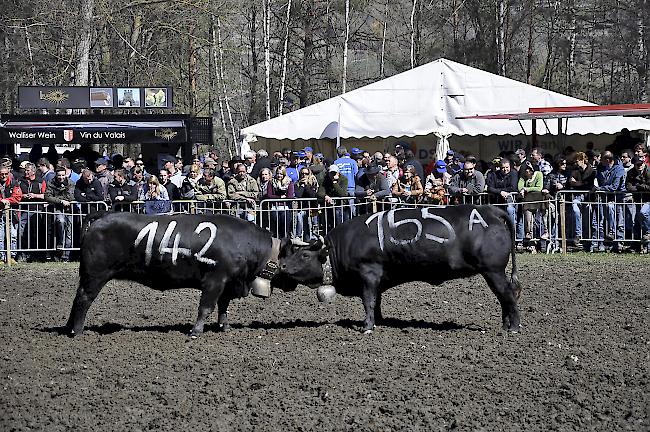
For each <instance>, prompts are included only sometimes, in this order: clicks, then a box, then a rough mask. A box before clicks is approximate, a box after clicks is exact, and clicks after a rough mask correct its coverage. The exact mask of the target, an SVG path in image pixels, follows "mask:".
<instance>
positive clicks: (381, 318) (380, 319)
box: [375, 292, 384, 324]
mask: <svg viewBox="0 0 650 432" xmlns="http://www.w3.org/2000/svg"><path fill="white" fill-rule="evenodd" d="M383 321H384V315H383V314H382V313H381V293H380V292H379V293H377V299H376V300H375V322H376V323H377V324H381V323H382V322H383Z"/></svg>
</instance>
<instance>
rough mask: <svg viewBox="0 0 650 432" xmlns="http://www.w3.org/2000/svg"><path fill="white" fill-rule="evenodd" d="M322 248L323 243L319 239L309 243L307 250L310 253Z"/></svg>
mask: <svg viewBox="0 0 650 432" xmlns="http://www.w3.org/2000/svg"><path fill="white" fill-rule="evenodd" d="M322 247H323V242H322V241H321V239H313V240H310V241H309V250H310V251H317V250H320V249H321V248H322Z"/></svg>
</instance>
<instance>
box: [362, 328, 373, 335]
mask: <svg viewBox="0 0 650 432" xmlns="http://www.w3.org/2000/svg"><path fill="white" fill-rule="evenodd" d="M373 332H374V330H371V329H368V330H365V331H364V332H363V334H372V333H373Z"/></svg>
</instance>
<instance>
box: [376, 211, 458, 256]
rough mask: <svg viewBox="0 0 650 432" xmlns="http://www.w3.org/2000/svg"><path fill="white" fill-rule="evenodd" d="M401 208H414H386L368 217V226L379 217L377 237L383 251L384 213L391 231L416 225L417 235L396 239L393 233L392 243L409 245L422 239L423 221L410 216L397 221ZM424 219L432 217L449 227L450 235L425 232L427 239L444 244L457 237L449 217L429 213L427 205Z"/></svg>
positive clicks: (389, 238) (423, 215)
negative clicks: (404, 226) (396, 217)
mask: <svg viewBox="0 0 650 432" xmlns="http://www.w3.org/2000/svg"><path fill="white" fill-rule="evenodd" d="M400 210H412V209H393V210H388V211H385V210H384V211H381V212H379V213H375V214H374V215H372V216H370V217H369V218H368V219H366V225H367V226H370V223H371V222H372V221H373V220H375V219H377V239H378V240H379V248H380V249H381V250H382V251H383V250H384V244H385V233H384V224H383V221H384V214H386V219H387V220H388V229H389V230H391V231H394V230H395V229H397V228H398V227H400V226H402V225H407V224H412V225H415V227H416V233H415V235H414V236H413V237H412V238H409V239H396V238H395V237H394V236H393V234H392V233H391V234H390V236H389V237H388V240H389V241H390V242H391V243H393V244H396V245H407V244H410V243H414V242H417V241H418V240H420V237H422V222H421V221H420V220H419V219H412V218H408V219H402V220H401V221H395V212H398V211H400ZM422 219H432V220H435V221H438V222H440V223H441V224H442V225H443V226H444V227H445V228H447V232H448V233H449V235H448V237H446V238H445V237H439V236H437V235H434V234H428V233H424V237H425V238H426V239H427V240H431V241H434V242H437V243H440V244H444V243H449V242H451V241H453V240H454V239H455V238H456V232H455V231H454V228H453V227H452V226H451V224H450V223H449V222H448V221H447V219H445V218H443V217H442V216H438V215H435V214H431V213H429V209H428V208H426V207H423V208H422Z"/></svg>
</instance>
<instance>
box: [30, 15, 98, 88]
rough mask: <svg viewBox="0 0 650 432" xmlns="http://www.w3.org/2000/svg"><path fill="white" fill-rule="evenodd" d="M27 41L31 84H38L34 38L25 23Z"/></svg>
mask: <svg viewBox="0 0 650 432" xmlns="http://www.w3.org/2000/svg"><path fill="white" fill-rule="evenodd" d="M25 42H26V43H27V53H28V54H29V64H30V69H31V72H32V79H31V84H32V85H36V65H35V64H34V53H33V51H32V38H31V35H30V33H29V30H28V29H27V25H25ZM86 61H88V60H86Z"/></svg>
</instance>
